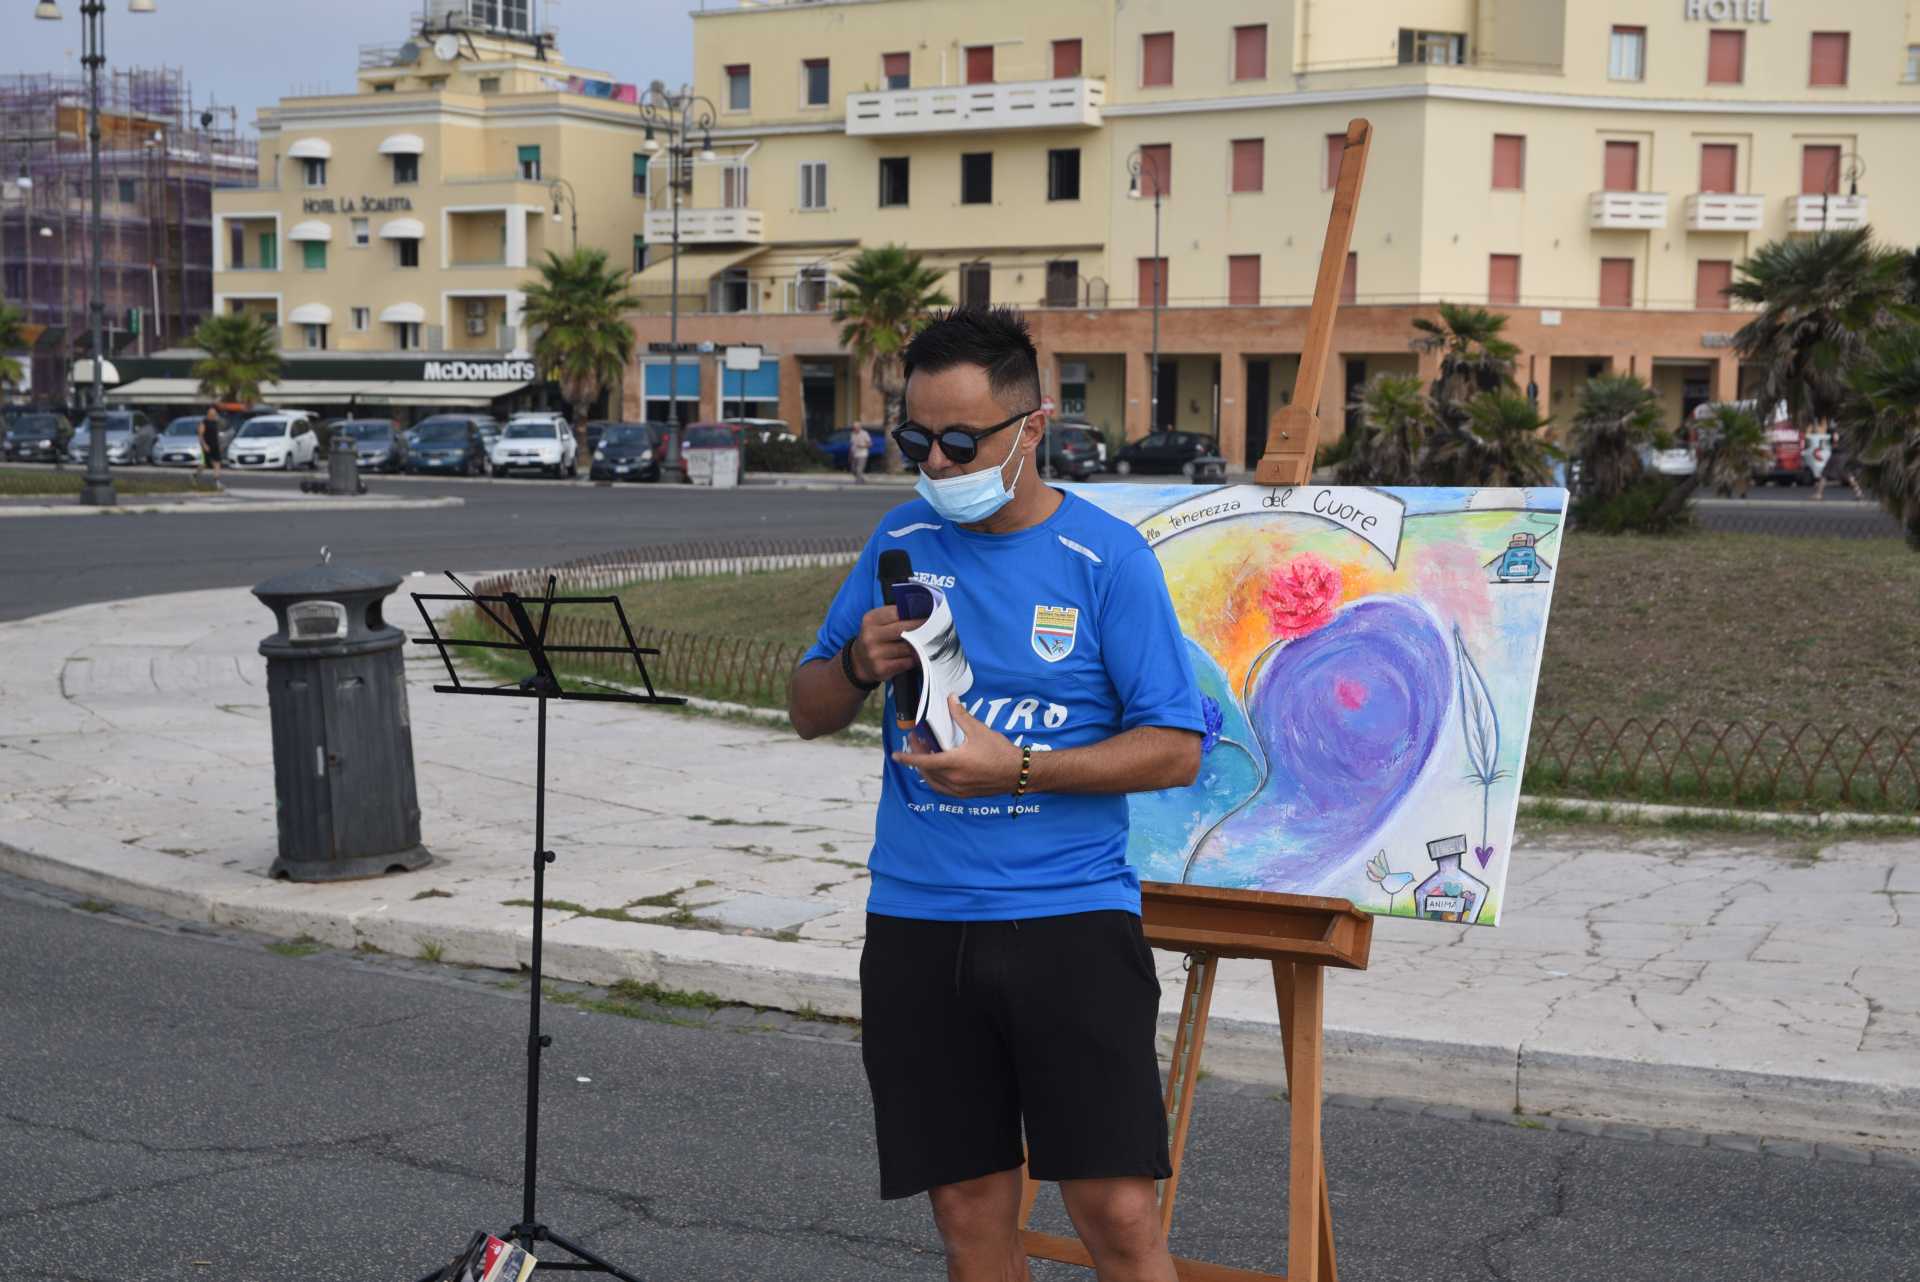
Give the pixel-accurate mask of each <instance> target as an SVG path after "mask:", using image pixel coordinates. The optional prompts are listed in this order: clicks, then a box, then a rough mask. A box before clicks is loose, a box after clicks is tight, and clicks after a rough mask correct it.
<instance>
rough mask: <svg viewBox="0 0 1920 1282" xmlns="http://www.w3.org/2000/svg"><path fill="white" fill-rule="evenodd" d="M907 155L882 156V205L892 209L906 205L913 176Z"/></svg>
mask: <svg viewBox="0 0 1920 1282" xmlns="http://www.w3.org/2000/svg"><path fill="white" fill-rule="evenodd" d="M909 160H910V158H909V157H907V156H882V157H881V158H880V207H881V208H882V209H891V208H894V207H896V206H900V205H905V204H906V203H907V200H908V193H909V183H910V180H911V177H912V174H911V170H910V168H909Z"/></svg>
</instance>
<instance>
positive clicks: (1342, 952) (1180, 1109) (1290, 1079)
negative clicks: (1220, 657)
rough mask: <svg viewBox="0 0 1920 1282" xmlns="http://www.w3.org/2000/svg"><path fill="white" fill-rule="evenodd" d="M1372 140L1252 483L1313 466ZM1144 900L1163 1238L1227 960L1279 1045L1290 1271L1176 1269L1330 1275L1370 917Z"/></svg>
mask: <svg viewBox="0 0 1920 1282" xmlns="http://www.w3.org/2000/svg"><path fill="white" fill-rule="evenodd" d="M1372 141H1373V127H1372V126H1371V125H1369V124H1368V123H1367V122H1366V121H1365V120H1353V121H1350V122H1348V124H1347V142H1346V150H1345V151H1344V152H1342V153H1341V156H1340V175H1339V180H1338V182H1337V183H1336V184H1335V186H1334V192H1333V212H1332V213H1331V214H1330V215H1329V216H1328V219H1327V239H1326V244H1325V245H1324V246H1323V247H1322V248H1321V251H1320V275H1319V278H1318V280H1316V281H1315V283H1314V290H1313V311H1312V312H1311V313H1310V314H1309V315H1308V318H1307V338H1306V343H1305V345H1304V347H1303V349H1302V351H1301V353H1300V369H1299V372H1298V374H1297V375H1296V376H1295V378H1294V383H1293V400H1292V402H1291V403H1290V404H1288V405H1286V406H1285V407H1283V408H1282V409H1280V410H1279V411H1278V412H1276V413H1275V414H1274V415H1273V419H1272V422H1271V425H1270V427H1269V430H1268V432H1267V448H1266V453H1265V454H1264V455H1262V456H1261V459H1260V463H1259V466H1258V467H1257V468H1256V469H1255V470H1254V480H1255V481H1256V482H1257V483H1258V484H1261V485H1304V484H1306V483H1307V481H1308V479H1309V477H1310V475H1311V474H1312V471H1313V455H1314V450H1315V448H1316V447H1317V446H1318V444H1319V440H1320V416H1319V405H1320V388H1321V385H1322V382H1323V380H1324V378H1325V375H1326V366H1327V354H1328V352H1329V351H1330V350H1331V348H1332V344H1333V320H1334V314H1335V311H1336V310H1337V308H1338V306H1339V300H1340V280H1341V277H1342V275H1343V274H1344V273H1345V271H1346V266H1347V247H1348V245H1349V244H1350V243H1351V242H1352V239H1353V218H1354V210H1355V209H1356V207H1357V206H1358V204H1359V201H1360V185H1361V182H1362V180H1363V178H1364V177H1365V175H1366V169H1367V150H1368V148H1369V146H1370V145H1371V144H1372ZM1140 897H1141V919H1142V923H1143V925H1144V928H1145V932H1146V937H1147V942H1148V943H1150V944H1152V945H1153V946H1154V947H1155V948H1164V949H1167V950H1169V951H1173V952H1185V953H1186V954H1187V963H1188V966H1187V986H1186V993H1185V995H1184V996H1183V998H1182V999H1181V1003H1180V1023H1179V1027H1178V1029H1177V1030H1176V1032H1175V1034H1174V1039H1173V1060H1172V1063H1171V1065H1170V1066H1169V1068H1168V1071H1167V1087H1166V1101H1165V1102H1166V1109H1167V1129H1168V1132H1169V1140H1170V1145H1169V1147H1170V1152H1171V1157H1172V1164H1173V1173H1172V1175H1171V1176H1169V1177H1168V1178H1167V1179H1166V1180H1163V1181H1162V1182H1161V1186H1160V1228H1161V1231H1162V1232H1166V1231H1168V1230H1169V1229H1170V1228H1171V1227H1172V1224H1173V1203H1174V1198H1175V1196H1176V1194H1177V1193H1178V1192H1179V1188H1180V1173H1181V1168H1182V1164H1183V1158H1184V1156H1185V1151H1186V1146H1187V1130H1188V1127H1189V1125H1190V1124H1191V1122H1192V1120H1193V1089H1194V1085H1195V1083H1197V1082H1198V1081H1199V1078H1200V1053H1201V1051H1202V1049H1203V1048H1204V1047H1205V1045H1206V1038H1207V1015H1208V1012H1209V1011H1210V1010H1211V1008H1212V1005H1213V981H1214V978H1215V975H1216V972H1217V970H1218V967H1219V963H1220V962H1221V961H1223V960H1225V959H1227V958H1230V957H1248V958H1254V959H1256V960H1260V961H1267V962H1271V963H1272V964H1273V992H1274V999H1275V1001H1276V1002H1277V1003H1278V1005H1279V1011H1280V1044H1281V1051H1282V1054H1283V1055H1284V1056H1285V1060H1286V1074H1287V1108H1288V1113H1289V1130H1288V1145H1287V1271H1286V1272H1285V1273H1284V1274H1276V1273H1262V1272H1259V1271H1257V1270H1253V1269H1239V1268H1229V1267H1227V1266H1226V1265H1221V1264H1209V1263H1207V1262H1205V1261H1201V1260H1186V1259H1178V1258H1176V1259H1175V1260H1174V1267H1175V1270H1176V1272H1177V1273H1178V1274H1179V1276H1180V1277H1181V1278H1182V1279H1183V1280H1184V1282H1279V1280H1281V1279H1292V1282H1337V1279H1338V1277H1339V1270H1338V1268H1337V1266H1336V1263H1335V1259H1334V1248H1333V1208H1332V1206H1331V1205H1330V1203H1329V1202H1328V1200H1327V1167H1326V1161H1325V1155H1324V1154H1323V1153H1322V1151H1321V1145H1320V1093H1321V1069H1322V1062H1323V1060H1322V1049H1323V1048H1322V1044H1321V1028H1322V1024H1323V1022H1324V1019H1323V1017H1324V1014H1325V999H1326V968H1327V967H1328V966H1339V967H1343V968H1345V969H1348V970H1365V969H1366V966H1367V959H1368V953H1369V950H1370V949H1371V947H1372V944H1373V918H1372V917H1371V916H1369V915H1368V914H1366V913H1363V912H1361V911H1360V910H1359V909H1358V908H1355V907H1354V906H1353V904H1351V903H1350V902H1348V901H1347V900H1344V899H1316V898H1313V897H1311V896H1307V895H1278V894H1268V893H1264V892H1260V891H1247V890H1216V889H1213V888H1211V887H1206V886H1185V885H1174V884H1171V883H1168V882H1148V883H1146V885H1145V886H1143V887H1142V888H1141V896H1140ZM1038 1193H1039V1185H1038V1184H1036V1183H1035V1182H1034V1181H1033V1180H1031V1179H1029V1180H1027V1181H1026V1182H1025V1186H1024V1188H1023V1190H1022V1196H1021V1202H1020V1224H1021V1230H1022V1233H1021V1236H1022V1244H1023V1245H1024V1246H1025V1247H1026V1251H1027V1254H1028V1256H1030V1257H1032V1258H1035V1259H1043V1260H1059V1261H1062V1262H1064V1263H1067V1264H1079V1265H1085V1266H1087V1267H1092V1265H1093V1257H1092V1256H1091V1255H1089V1254H1088V1252H1087V1249H1086V1247H1085V1246H1084V1245H1082V1244H1081V1242H1080V1240H1079V1239H1078V1238H1072V1237H1063V1236H1061V1235H1059V1234H1054V1233H1040V1232H1037V1231H1035V1230H1033V1229H1029V1228H1027V1227H1026V1224H1027V1220H1028V1218H1029V1217H1030V1215H1031V1214H1032V1211H1033V1202H1034V1198H1035V1197H1036V1196H1037V1195H1038Z"/></svg>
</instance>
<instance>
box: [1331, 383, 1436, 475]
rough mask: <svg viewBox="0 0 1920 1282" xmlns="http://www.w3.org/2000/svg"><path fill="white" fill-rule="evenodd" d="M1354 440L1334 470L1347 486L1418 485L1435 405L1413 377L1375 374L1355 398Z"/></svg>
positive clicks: (1352, 434)
mask: <svg viewBox="0 0 1920 1282" xmlns="http://www.w3.org/2000/svg"><path fill="white" fill-rule="evenodd" d="M1353 410H1354V425H1353V428H1352V430H1351V432H1350V435H1351V436H1352V438H1353V439H1352V441H1351V443H1350V444H1349V446H1348V449H1347V454H1346V457H1345V458H1343V459H1341V460H1340V462H1339V464H1338V465H1337V466H1336V467H1335V471H1334V475H1335V477H1336V478H1337V479H1338V480H1339V482H1340V484H1342V485H1415V484H1418V483H1419V480H1420V468H1419V463H1420V451H1421V450H1422V449H1424V448H1425V447H1426V443H1427V436H1428V434H1429V433H1430V432H1431V431H1432V430H1433V407H1432V406H1431V405H1429V404H1428V402H1427V394H1426V392H1425V390H1424V389H1423V388H1422V387H1421V386H1420V379H1419V377H1418V376H1417V375H1414V374H1375V375H1374V376H1373V377H1372V378H1370V379H1368V380H1367V384H1366V386H1365V387H1363V388H1362V389H1361V390H1360V395H1359V396H1357V397H1355V398H1354V402H1353Z"/></svg>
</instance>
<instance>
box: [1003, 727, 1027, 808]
mask: <svg viewBox="0 0 1920 1282" xmlns="http://www.w3.org/2000/svg"><path fill="white" fill-rule="evenodd" d="M1032 779H1033V745H1032V744H1030V743H1029V744H1023V745H1021V748H1020V781H1019V782H1018V783H1016V784H1014V785H1013V799H1014V800H1015V801H1018V800H1020V798H1021V797H1023V796H1025V795H1026V792H1027V784H1028V783H1029V782H1031V781H1032ZM1007 813H1008V814H1009V815H1017V814H1019V813H1020V812H1019V811H1018V810H1009V811H1008V812H1007Z"/></svg>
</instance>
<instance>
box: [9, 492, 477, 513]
mask: <svg viewBox="0 0 1920 1282" xmlns="http://www.w3.org/2000/svg"><path fill="white" fill-rule="evenodd" d="M466 505H467V501H466V500H465V499H463V498H457V497H453V496H447V497H442V498H437V499H389V498H372V497H368V496H365V495H341V496H339V497H336V498H313V499H235V498H224V499H205V500H200V501H196V502H187V503H120V504H116V505H115V506H113V507H81V506H80V505H79V504H77V503H62V504H53V503H47V504H41V505H37V506H34V507H0V518H4V517H10V516H206V515H209V514H213V513H219V514H226V513H232V512H344V511H349V510H350V511H355V512H393V511H405V510H408V509H414V508H418V509H426V508H449V507H465V506H466Z"/></svg>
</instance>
